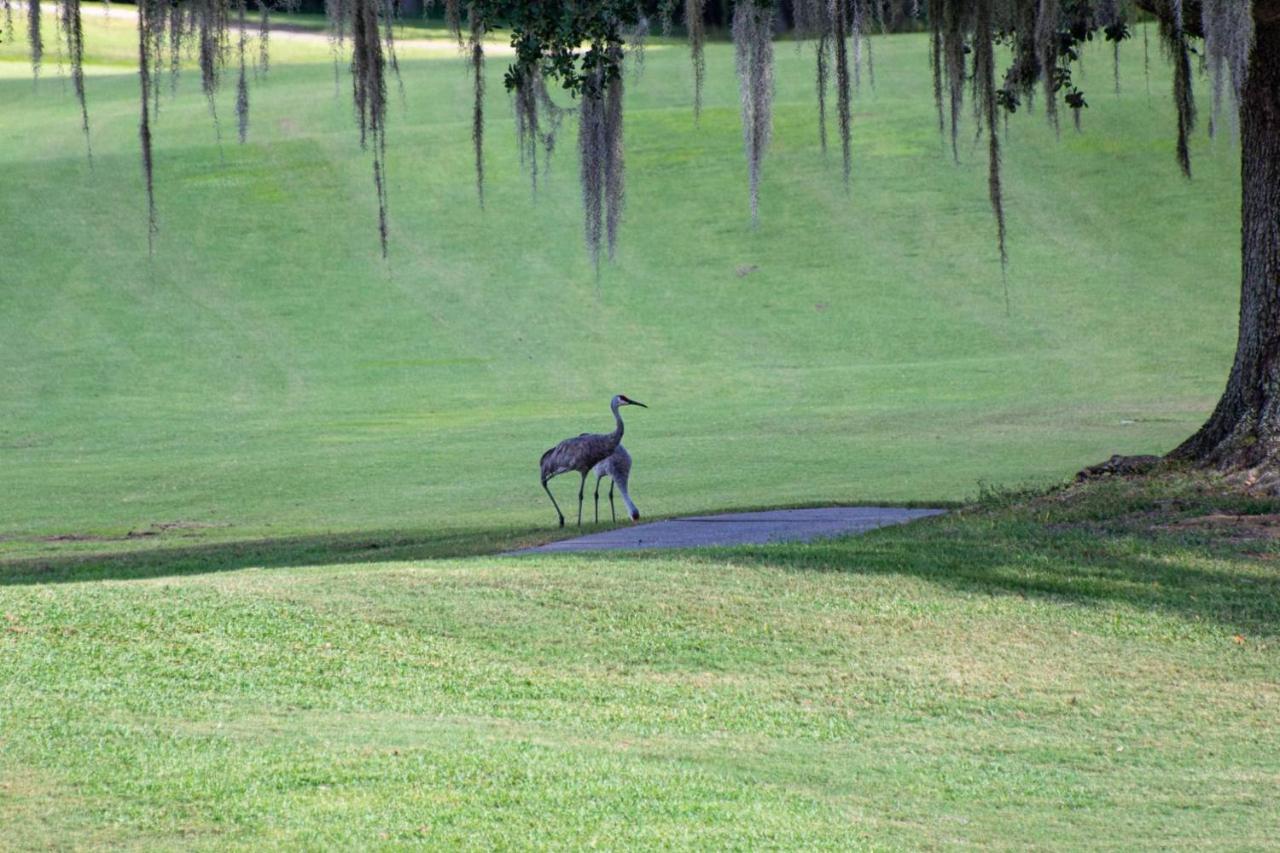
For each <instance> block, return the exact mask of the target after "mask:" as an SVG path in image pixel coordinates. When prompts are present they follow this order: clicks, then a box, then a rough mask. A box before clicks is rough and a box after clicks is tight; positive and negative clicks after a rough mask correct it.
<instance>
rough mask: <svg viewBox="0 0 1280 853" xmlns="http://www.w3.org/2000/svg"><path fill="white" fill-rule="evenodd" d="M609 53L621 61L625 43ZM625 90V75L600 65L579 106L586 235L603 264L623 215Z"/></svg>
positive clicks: (607, 48) (593, 254)
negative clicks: (605, 253) (604, 253)
mask: <svg viewBox="0 0 1280 853" xmlns="http://www.w3.org/2000/svg"><path fill="white" fill-rule="evenodd" d="M597 49H599V48H598V46H597ZM603 52H604V53H605V55H606V56H609V57H610V59H612V60H616V61H619V62H620V61H621V53H622V45H621V44H620V43H611V44H609V45H607V46H605V47H604V48H603ZM614 67H615V68H616V66H614ZM622 88H623V86H622V75H621V74H616V72H615V74H614V75H611V74H609V73H608V72H606V70H605V69H603V68H600V69H596V70H595V71H594V72H593V73H592V76H591V77H589V78H588V80H587V82H586V85H585V86H584V87H583V90H582V104H581V106H580V107H579V110H578V157H579V160H578V163H579V175H580V180H581V184H582V210H583V236H584V238H585V240H586V245H587V252H588V253H589V254H590V256H591V261H592V263H593V264H595V265H596V266H597V268H598V267H599V265H600V254H601V249H602V248H605V249H607V251H608V256H609V259H610V260H613V256H614V250H615V247H616V245H617V234H618V225H619V223H620V222H621V218H622V196H623V189H624V184H623V180H624V178H623V150H622Z"/></svg>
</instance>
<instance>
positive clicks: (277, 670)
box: [0, 9, 1280, 850]
mask: <svg viewBox="0 0 1280 853" xmlns="http://www.w3.org/2000/svg"><path fill="white" fill-rule="evenodd" d="M126 11H127V10H123V9H122V10H121V14H118V15H117V14H116V13H115V12H113V16H112V18H110V19H105V20H104V19H102V18H100V17H88V18H87V19H86V31H87V36H86V37H87V41H88V46H89V50H90V53H91V59H93V60H94V64H93V65H92V66H91V69H90V70H91V75H90V79H89V90H88V97H89V102H90V110H91V118H92V122H93V149H94V166H93V168H92V169H91V168H90V167H89V165H88V163H87V162H86V159H85V157H84V141H83V139H82V137H81V136H80V135H79V129H78V113H77V109H76V107H75V104H74V101H73V99H72V97H71V96H70V92H69V86H67V87H64V86H63V84H62V83H60V82H59V80H58V78H57V76H56V55H55V54H54V52H53V50H52V47H51V48H50V54H49V56H48V57H47V61H46V69H45V74H44V76H43V77H42V78H41V80H40V81H39V83H38V84H35V85H33V83H32V81H31V79H30V75H29V69H28V68H27V67H26V66H25V65H24V64H23V62H24V60H23V58H22V50H21V45H12V44H6V45H0V112H2V114H3V115H4V116H5V117H6V119H8V120H7V121H4V122H0V222H3V227H4V236H3V239H2V240H0V281H2V282H3V286H0V401H3V402H2V404H0V849H5V848H10V847H12V848H18V849H26V848H36V849H47V848H50V847H57V848H63V847H69V848H91V847H92V848H97V847H111V846H119V847H138V848H142V847H145V848H157V847H159V848H176V847H183V848H215V847H216V848H219V849H225V848H241V849H255V850H256V849H263V848H272V847H279V848H299V847H305V848H324V847H347V848H368V847H376V846H385V847H392V848H394V847H403V846H410V845H414V844H426V845H434V846H438V847H451V848H452V847H472V848H494V847H507V848H514V847H526V846H540V847H586V846H590V845H598V846H608V847H617V848H623V847H648V848H658V847H684V848H688V847H700V848H709V847H715V848H722V847H738V848H748V847H764V846H776V847H793V848H808V849H815V848H848V847H912V848H920V847H941V846H952V845H962V844H971V845H983V846H994V847H1006V848H1015V847H1016V848H1025V847H1027V846H1033V847H1062V848H1078V847H1082V846H1114V847H1116V848H1119V849H1129V848H1135V847H1153V848H1154V847H1173V846H1180V847H1191V846H1195V847H1214V846H1217V847H1231V848H1262V847H1265V846H1267V845H1269V844H1272V843H1274V839H1273V832H1274V827H1275V826H1276V825H1277V824H1278V823H1280V806H1278V805H1277V799H1276V797H1275V796H1274V791H1275V790H1276V789H1277V785H1278V784H1280V729H1278V728H1277V727H1276V726H1275V722H1274V721H1275V720H1276V719H1278V718H1280V682H1278V681H1277V676H1276V673H1277V672H1280V646H1278V645H1277V643H1278V641H1280V577H1278V576H1277V573H1276V570H1275V566H1276V565H1277V563H1276V560H1277V559H1278V558H1280V545H1278V544H1277V540H1276V539H1275V538H1273V537H1272V536H1271V535H1270V533H1269V532H1268V529H1266V528H1242V527H1241V526H1240V525H1233V526H1228V527H1226V528H1223V529H1219V528H1217V527H1215V526H1213V525H1206V524H1190V523H1188V520H1189V519H1195V518H1198V517H1203V516H1205V515H1207V514H1210V513H1212V512H1229V513H1246V514H1252V515H1257V514H1260V513H1277V512H1280V505H1277V504H1276V503H1275V502H1266V501H1254V500H1247V499H1243V498H1239V497H1233V496H1231V495H1228V494H1223V493H1220V492H1218V491H1216V490H1215V488H1214V487H1213V486H1212V484H1208V483H1206V482H1205V481H1201V480H1195V479H1187V478H1184V477H1181V476H1178V475H1168V476H1166V477H1164V478H1159V479H1156V480H1153V481H1151V482H1149V483H1145V484H1124V483H1101V484H1097V485H1094V486H1091V487H1089V488H1086V489H1083V490H1078V491H1073V492H1070V493H1063V492H1053V493H1050V494H1048V495H1046V496H1042V497H1037V498H1029V497H1026V496H1025V495H1020V496H1008V495H1004V496H1002V495H1003V493H997V494H995V495H990V494H988V495H987V496H986V497H985V498H984V499H983V500H982V501H981V502H980V503H979V504H978V505H975V506H971V507H969V508H967V509H964V510H963V511H960V512H957V513H954V514H952V515H949V516H946V517H942V518H936V519H931V520H928V521H926V522H923V523H920V524H916V525H912V526H910V527H908V528H901V529H892V530H884V531H878V532H876V533H873V534H871V535H868V536H866V537H862V538H857V539H848V540H838V541H831V542H821V543H815V544H810V545H774V546H766V547H752V548H739V549H728V550H710V551H697V552H687V553H676V554H665V555H663V554H657V555H655V554H646V555H619V556H610V557H586V556H576V555H567V556H566V555H558V556H550V555H547V556H539V557H534V558H520V559H513V558H503V557H494V556H490V554H492V553H493V552H495V551H499V550H502V549H505V548H510V547H514V546H516V545H520V544H529V543H533V542H537V541H541V540H545V539H547V538H550V537H552V536H554V535H558V531H556V530H555V529H554V528H553V526H552V525H553V524H554V521H555V515H554V512H553V510H552V508H551V506H550V503H549V502H548V501H547V500H546V498H545V496H544V495H543V494H542V492H541V490H540V488H539V486H538V480H537V474H536V464H537V459H538V456H539V455H540V453H541V452H542V451H543V450H544V449H545V448H546V447H548V446H550V445H551V444H552V443H554V442H555V441H557V440H558V439H560V438H563V437H565V436H568V435H573V434H576V433H578V432H580V431H582V430H595V429H607V428H609V426H610V422H609V415H608V409H607V403H608V398H609V397H610V396H611V395H612V394H614V393H618V392H624V393H626V394H628V395H630V396H633V397H635V398H637V399H639V400H642V401H644V402H645V403H647V404H649V406H650V408H649V409H648V410H635V409H631V410H624V412H625V413H626V415H627V417H628V432H627V445H628V447H629V448H630V450H631V452H632V454H633V456H634V457H635V470H634V472H633V482H632V492H633V495H634V497H635V499H636V501H637V503H638V504H639V506H640V508H641V510H642V511H643V512H644V513H645V514H646V515H647V516H650V517H655V516H656V517H661V516H664V515H671V514H677V513H683V512H688V511H706V510H711V509H728V508H747V507H759V506H777V505H795V504H813V503H823V502H843V503H848V502H862V501H875V502H916V503H931V502H948V503H950V502H957V501H962V500H965V499H969V498H973V497H974V496H975V495H976V494H977V493H978V491H979V488H980V487H979V484H980V483H987V484H997V485H1006V486H1007V485H1017V484H1042V485H1043V484H1048V483H1052V482H1056V481H1059V480H1061V479H1062V478H1063V477H1064V475H1066V474H1069V473H1070V472H1072V471H1074V470H1076V469H1078V468H1080V467H1082V466H1083V465H1086V464H1089V463H1093V462H1097V461H1099V460H1100V459H1102V458H1104V457H1106V456H1108V455H1109V454H1111V453H1113V452H1127V453H1139V452H1161V451H1164V450H1167V449H1168V448H1170V447H1171V446H1173V445H1174V444H1176V443H1177V442H1178V441H1179V440H1180V439H1181V438H1183V437H1185V436H1186V435H1188V434H1189V433H1190V432H1191V431H1192V430H1193V429H1194V428H1195V427H1196V426H1197V425H1198V424H1199V423H1200V421H1201V420H1202V419H1203V418H1204V416H1205V415H1206V414H1207V412H1208V411H1209V409H1210V407H1211V406H1212V404H1213V402H1214V401H1215V399H1216V396H1217V394H1218V392H1219V391H1220V389H1221V385H1222V383H1223V381H1224V379H1225V374H1226V369H1227V366H1228V364H1229V360H1230V354H1231V351H1232V346H1233V342H1234V319H1235V313H1236V298H1237V292H1238V286H1239V285H1238V281H1239V255H1238V249H1237V246H1238V240H1239V184H1238V180H1239V178H1238V165H1239V164H1238V159H1237V156H1236V155H1235V153H1233V152H1232V150H1231V144H1230V143H1229V142H1228V141H1227V140H1226V138H1225V136H1224V137H1223V138H1222V139H1220V140H1219V141H1218V142H1217V143H1209V142H1207V141H1206V140H1204V139H1202V138H1198V139H1197V143H1196V151H1195V154H1196V160H1195V168H1196V179H1195V180H1194V181H1192V182H1186V181H1183V180H1181V179H1180V178H1179V177H1178V175H1177V168H1176V165H1175V164H1174V160H1173V156H1172V144H1173V143H1172V139H1173V114H1172V111H1171V109H1170V107H1169V103H1168V100H1169V99H1168V95H1167V90H1168V75H1167V71H1166V70H1165V69H1164V68H1163V66H1162V64H1161V62H1160V61H1159V60H1158V59H1155V58H1153V64H1152V79H1151V83H1150V87H1151V92H1152V94H1150V95H1148V93H1147V86H1146V84H1145V82H1144V75H1143V69H1142V57H1141V45H1140V43H1139V44H1138V45H1137V46H1136V47H1130V48H1129V49H1128V51H1127V53H1126V61H1125V65H1124V68H1123V69H1122V73H1123V77H1124V88H1123V90H1122V93H1121V94H1120V95H1119V96H1113V95H1112V94H1111V87H1112V82H1111V77H1110V65H1109V60H1108V57H1107V56H1106V55H1105V52H1104V51H1101V50H1099V51H1094V52H1090V53H1089V54H1088V57H1087V64H1086V73H1085V76H1084V83H1085V85H1086V89H1087V91H1088V93H1089V96H1090V103H1091V104H1092V105H1093V106H1092V107H1091V108H1090V109H1089V111H1088V114H1087V115H1086V117H1085V120H1086V125H1085V127H1086V131H1085V133H1084V134H1076V133H1074V132H1073V131H1071V130H1070V129H1066V130H1064V132H1063V134H1062V138H1061V139H1060V140H1058V139H1055V138H1054V136H1053V133H1052V131H1050V130H1049V129H1048V128H1046V127H1045V126H1044V122H1043V121H1042V117H1041V116H1037V115H1032V116H1022V115H1019V116H1018V117H1016V118H1015V120H1014V121H1013V122H1012V123H1011V125H1010V133H1009V139H1008V145H1007V149H1006V173H1005V175H1006V186H1007V196H1008V210H1009V217H1010V247H1011V264H1010V269H1009V282H1008V284H1009V293H1010V301H1011V312H1010V314H1009V315H1006V313H1005V307H1004V294H1003V287H1002V283H1001V277H1000V269H999V262H998V259H997V256H996V252H995V247H994V227H993V225H992V222H991V220H990V216H989V210H988V207H987V202H986V196H985V193H986V166H985V162H984V160H983V148H982V146H981V145H978V146H970V145H969V144H968V140H969V139H971V138H972V137H971V135H970V133H969V132H968V131H966V135H965V140H966V142H965V144H964V146H963V147H962V162H961V163H960V164H959V165H956V164H954V163H952V162H951V160H950V158H949V154H948V153H947V152H946V151H944V149H943V146H942V145H941V143H940V141H939V138H938V136H937V133H936V124H935V119H934V117H933V116H932V102H931V97H930V83H929V72H928V67H927V62H926V60H927V50H926V42H925V41H924V40H923V39H922V38H920V37H916V36H903V37H884V38H877V39H875V51H876V60H877V66H876V76H877V86H876V89H875V90H874V91H871V90H870V88H869V87H864V89H863V91H862V93H861V94H860V95H859V97H858V99H857V102H856V107H855V115H854V137H855V139H854V145H855V152H856V160H855V174H854V182H853V186H852V188H851V190H850V192H849V193H848V194H846V193H845V190H844V188H843V187H842V185H841V182H840V178H839V174H840V167H839V162H838V154H837V155H836V156H835V158H834V159H833V158H825V159H824V157H823V156H822V154H821V152H820V151H819V149H818V144H817V131H816V116H815V107H814V105H813V97H812V91H811V90H812V69H811V64H812V56H811V54H810V53H808V52H803V51H797V50H796V49H794V48H793V47H792V46H790V45H787V44H779V45H778V49H777V55H778V76H777V80H778V99H777V105H776V126H775V142H774V146H773V149H772V151H771V153H770V155H769V159H768V161H767V163H766V167H765V177H764V183H763V186H762V221H761V223H760V226H759V228H758V229H755V230H753V229H752V228H751V226H750V223H749V217H748V212H747V204H746V180H745V165H744V163H743V159H742V156H741V135H740V131H739V128H738V118H737V106H736V104H737V94H736V88H735V82H734V80H733V76H732V51H731V49H730V48H729V47H728V46H726V45H722V44H716V45H712V46H710V47H709V49H708V65H709V75H708V91H707V95H706V105H707V108H706V111H705V113H704V115H703V119H702V123H701V126H698V127H695V126H694V124H693V121H692V116H691V111H690V105H689V101H690V85H691V76H692V75H691V72H690V69H689V63H688V59H687V55H686V54H685V53H684V51H683V50H682V49H681V48H680V47H678V46H675V45H670V44H664V43H658V44H656V45H654V46H653V49H651V50H650V51H649V53H648V55H647V59H646V63H645V67H644V72H643V75H642V76H641V77H639V78H638V79H635V80H632V81H631V82H630V83H629V89H628V101H629V104H628V114H627V163H628V186H629V196H628V202H627V211H626V216H627V219H626V226H625V230H624V233H623V236H622V244H621V251H620V257H619V259H618V263H617V264H616V265H614V266H611V267H606V268H605V269H604V270H603V271H602V273H601V275H600V276H599V278H598V279H597V277H596V275H595V273H594V270H593V269H592V267H591V266H590V264H589V263H588V261H587V259H586V256H585V252H584V251H583V248H582V241H581V226H580V219H579V216H580V214H579V200H578V187H577V181H576V163H575V162H574V160H573V157H572V155H573V149H574V140H573V128H572V127H566V130H565V136H564V138H563V140H562V144H561V151H560V153H559V155H558V156H557V159H556V161H555V162H554V163H553V166H552V169H551V173H550V175H549V176H548V177H547V179H546V180H545V181H544V183H543V184H542V186H541V187H540V189H539V192H538V195H537V198H536V199H534V198H533V197H532V194H531V192H530V188H529V184H528V181H527V179H526V177H525V176H524V175H523V174H522V173H521V170H520V167H519V163H518V158H517V156H516V151H515V142H514V130H513V125H512V121H511V117H510V111H509V107H508V104H507V101H506V97H505V95H504V94H503V92H502V89H501V72H502V70H503V67H504V65H505V60H503V59H502V58H494V59H493V60H492V61H491V62H490V63H489V66H488V70H489V75H490V76H489V90H490V92H491V93H492V97H491V100H490V111H489V123H488V138H489V147H488V159H487V168H488V172H489V175H490V182H489V186H488V206H487V209H486V210H484V211H481V210H479V209H478V207H477V205H476V201H475V192H474V186H473V179H472V174H471V171H470V170H471V162H470V157H471V153H470V141H469V121H470V101H469V91H468V85H467V77H466V73H465V69H464V68H463V66H462V63H461V60H459V59H457V58H456V57H452V56H450V55H449V54H448V52H447V51H446V52H442V51H440V50H439V48H438V47H436V46H431V45H427V46H422V47H418V48H413V47H406V49H405V51H404V53H403V58H402V68H403V71H404V82H405V95H404V99H403V101H401V100H399V96H398V95H396V96H395V100H394V103H393V105H392V110H391V126H390V131H389V151H388V161H389V174H390V203H391V217H392V218H391V227H392V234H391V256H390V259H389V260H388V261H387V262H386V263H384V262H383V261H382V260H381V259H380V257H379V251H378V246H377V237H376V213H375V207H374V198H373V191H372V190H373V187H372V180H371V176H370V164H369V162H368V160H367V159H366V158H365V157H364V156H362V155H361V154H360V152H359V148H358V141H357V136H356V133H355V130H354V128H353V122H352V118H351V107H350V103H349V92H348V91H347V88H346V84H345V83H343V85H342V87H341V88H340V90H339V91H337V92H335V91H334V88H333V82H332V62H331V58H330V55H329V53H328V48H327V47H326V46H325V45H324V43H323V42H314V41H307V40H305V39H294V40H292V41H289V40H288V39H285V38H283V37H282V38H280V39H279V40H278V41H277V42H276V47H277V49H278V50H277V52H276V54H275V57H276V60H275V62H274V64H273V68H272V71H271V73H270V75H269V76H267V77H266V78H264V79H263V80H262V81H261V82H260V83H259V85H257V86H256V88H255V89H254V90H253V119H252V127H251V131H250V142H249V144H247V145H245V146H239V145H236V144H235V143H234V142H233V141H232V140H233V139H234V117H233V115H232V100H231V99H232V97H233V94H234V93H233V92H232V91H230V89H229V90H228V91H227V92H225V93H224V96H223V97H222V99H221V100H220V101H219V105H218V106H219V111H220V114H221V116H222V121H223V128H222V133H223V137H224V140H225V141H224V144H223V145H222V146H221V148H219V146H218V144H217V142H216V137H215V133H214V130H213V128H212V126H211V124H210V120H209V113H208V109H207V106H206V105H205V103H204V102H203V100H202V98H201V96H200V94H199V89H198V84H197V82H196V81H197V77H196V76H195V75H193V74H192V73H190V72H188V73H186V74H185V75H184V76H183V77H182V79H181V81H180V84H179V87H178V94H177V96H176V97H175V98H172V99H170V98H169V97H168V96H167V94H166V96H165V98H164V99H163V100H162V104H161V110H160V116H159V119H158V121H157V126H156V133H157V137H156V138H157V149H156V163H157V166H156V176H157V193H158V201H159V205H160V221H161V233H160V236H159V239H158V242H157V247H156V254H155V256H154V258H148V256H147V250H146V224H145V206H144V205H145V202H144V198H143V192H142V181H141V174H140V171H141V170H140V165H139V158H138V153H137V127H136V121H137V104H136V95H137V79H136V75H134V74H133V73H132V71H131V70H130V68H129V67H128V64H127V63H128V61H129V58H130V50H131V43H132V42H131V40H132V39H133V38H134V33H133V30H132V26H133V22H132V21H131V20H130V19H129V18H128V16H127V14H126ZM18 23H19V24H21V17H20V16H19V18H18ZM19 32H21V26H19ZM50 32H52V30H51V29H50ZM427 35H428V36H434V35H435V33H434V31H430V30H428V31H427ZM164 85H165V86H166V87H167V82H166V83H165V84H164ZM166 92H167V88H166ZM15 117H16V118H15ZM740 273H746V274H740ZM556 484H557V486H558V487H559V488H558V490H557V491H558V492H559V494H560V496H561V498H562V505H563V506H566V508H567V505H568V504H571V503H572V498H571V495H572V492H573V491H576V483H572V482H570V481H569V479H565V480H561V481H557V483H556ZM570 514H571V513H570ZM1264 518H1265V517H1264Z"/></svg>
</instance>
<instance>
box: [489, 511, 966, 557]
mask: <svg viewBox="0 0 1280 853" xmlns="http://www.w3.org/2000/svg"><path fill="white" fill-rule="evenodd" d="M943 512H945V510H941V509H899V508H897V507H879V506H838V507H821V508H818V509H775V510H768V511H765V512H737V513H731V514H728V515H693V516H689V517H688V518H673V519H670V520H668V521H655V522H652V523H649V524H637V525H634V526H631V525H627V526H625V527H617V528H614V529H613V530H606V531H604V532H602V533H592V534H590V535H587V536H579V537H578V538H576V539H563V540H561V541H559V542H550V543H548V544H546V545H540V546H538V547H537V548H526V549H524V550H523V551H514V552H512V553H513V554H545V553H553V552H563V551H619V550H633V549H637V548H698V547H702V546H705V545H759V544H762V543H765V542H789V541H796V540H801V541H806V540H809V539H817V538H821V537H827V536H843V535H845V534H849V533H865V532H867V531H868V530H873V529H875V528H877V527H884V526H886V525H889V524H905V523H906V522H908V521H914V520H915V519H917V518H923V517H925V516H929V515H939V514H941V513H943Z"/></svg>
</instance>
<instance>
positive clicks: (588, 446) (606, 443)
mask: <svg viewBox="0 0 1280 853" xmlns="http://www.w3.org/2000/svg"><path fill="white" fill-rule="evenodd" d="M619 406H640V407H641V408H643V409H647V408H649V407H648V406H646V405H645V404H644V403H638V402H636V401H635V400H632V399H630V398H629V397H627V395H625V394H618V395H617V396H615V397H614V398H613V399H612V400H611V401H609V408H610V409H611V410H612V411H613V419H614V421H615V422H617V426H616V427H614V430H613V432H611V433H592V432H584V433H583V434H582V435H580V436H578V437H577V438H566V439H565V440H564V441H562V442H560V443H559V444H557V445H556V446H555V447H553V448H551V449H550V450H548V451H547V452H546V453H544V454H542V488H543V490H544V491H546V493H547V497H549V498H551V505H552V506H554V507H555V508H556V515H558V516H560V526H561V527H564V513H562V512H561V511H560V504H558V503H556V496H555V495H553V494H551V489H549V488H547V480H550V479H551V478H552V477H555V476H557V475H559V474H563V473H564V472H566V471H577V472H578V473H579V474H581V475H582V482H581V483H579V484H578V526H579V527H581V526H582V493H583V492H584V491H585V490H586V487H587V474H588V473H589V472H590V471H591V469H592V468H594V467H596V465H598V464H599V463H601V462H603V461H604V460H605V459H608V458H609V456H610V455H611V454H612V453H613V451H614V450H616V449H617V448H618V445H619V444H621V443H622V416H621V415H619V414H618V407H619Z"/></svg>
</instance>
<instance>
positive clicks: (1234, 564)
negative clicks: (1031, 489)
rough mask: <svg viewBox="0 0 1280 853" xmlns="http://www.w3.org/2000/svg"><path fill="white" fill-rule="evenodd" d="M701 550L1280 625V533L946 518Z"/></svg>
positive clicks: (1237, 628) (773, 564) (986, 590)
mask: <svg viewBox="0 0 1280 853" xmlns="http://www.w3.org/2000/svg"><path fill="white" fill-rule="evenodd" d="M984 527H985V528H986V529H985V530H983V529H981V528H984ZM1258 548H1262V549H1263V550H1262V551H1259V550H1257V549H1258ZM690 557H691V558H692V559H694V560H696V561H700V562H705V563H707V564H708V567H710V565H712V564H714V565H716V566H717V567H718V568H719V569H720V570H723V568H724V565H725V563H733V564H736V565H752V566H761V567H766V568H769V569H773V570H780V571H821V572H840V573H845V574H849V575H901V576H910V577H916V578H920V579H923V580H926V581H929V582H930V583H933V584H937V585H939V586H944V587H948V588H950V589H952V590H955V591H956V592H959V593H964V594H974V595H1013V596H1019V597H1022V598H1037V599H1041V600H1047V601H1053V602H1056V603H1062V604H1076V605H1084V606H1100V605H1112V604H1117V605H1123V606H1128V607H1132V608H1137V609H1139V610H1158V611H1163V612H1167V613H1176V614H1179V615H1181V616H1182V617H1184V618H1187V619H1190V620H1193V621H1212V622H1215V623H1218V624H1221V625H1223V626H1228V627H1230V628H1231V629H1232V631H1233V632H1235V633H1241V634H1245V635H1250V636H1258V635H1275V634H1277V633H1280V548H1277V545H1276V543H1258V542H1252V543H1250V542H1224V541H1222V540H1213V539H1209V538H1200V537H1188V536H1180V535H1176V534H1161V535H1146V534H1132V533H1128V534H1121V533H1116V534H1112V535H1109V536H1099V535H1096V534H1094V533H1087V532H1069V533H1061V532H1055V531H1053V530H1051V529H1049V528H1047V527H1045V526H1043V525H1038V524H1027V523H1022V524H1018V523H1014V524H1007V525H1000V524H998V525H978V526H967V525H966V522H964V521H959V520H957V519H954V518H938V519H928V520H925V521H921V522H916V523H914V524H912V525H909V526H906V527H903V528H882V529H880V530H876V531H873V532H871V533H869V534H867V535H865V536H862V537H858V538H847V539H837V540H823V541H818V542H810V543H807V544H803V545H794V544H793V545H766V546H748V547H737V548H726V549H717V550H715V551H711V552H706V551H702V552H697V553H691V554H690Z"/></svg>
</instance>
